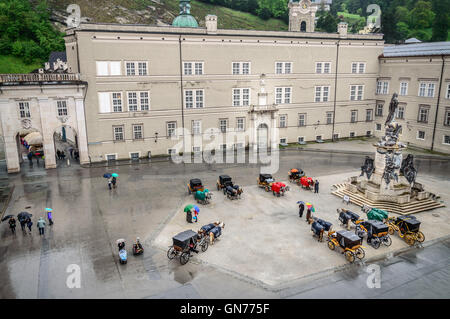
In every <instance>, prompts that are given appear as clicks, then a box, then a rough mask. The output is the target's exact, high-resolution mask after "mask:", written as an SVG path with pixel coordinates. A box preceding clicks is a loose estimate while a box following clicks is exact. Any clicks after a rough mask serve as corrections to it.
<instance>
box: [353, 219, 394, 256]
mask: <svg viewBox="0 0 450 319" xmlns="http://www.w3.org/2000/svg"><path fill="white" fill-rule="evenodd" d="M388 231H389V227H388V225H386V224H385V223H383V222H381V221H378V220H367V221H363V222H361V223H359V224H358V225H357V226H356V230H355V233H356V234H357V235H358V236H359V237H360V238H363V237H364V236H365V235H367V243H368V244H369V245H371V246H372V247H373V248H375V249H378V248H379V247H380V245H381V244H384V245H385V246H388V247H389V246H390V245H391V244H392V239H391V237H390V236H389V234H388Z"/></svg>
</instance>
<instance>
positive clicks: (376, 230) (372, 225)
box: [363, 220, 389, 234]
mask: <svg viewBox="0 0 450 319" xmlns="http://www.w3.org/2000/svg"><path fill="white" fill-rule="evenodd" d="M363 225H364V227H365V228H366V229H367V230H368V231H370V232H372V234H381V233H387V232H388V230H389V227H388V225H386V224H385V223H382V222H380V221H378V220H367V221H365V222H363Z"/></svg>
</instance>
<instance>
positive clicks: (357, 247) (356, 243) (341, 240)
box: [328, 230, 366, 263]
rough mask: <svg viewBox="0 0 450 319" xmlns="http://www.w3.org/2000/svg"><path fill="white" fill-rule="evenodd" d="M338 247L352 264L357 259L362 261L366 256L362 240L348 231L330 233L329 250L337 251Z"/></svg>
mask: <svg viewBox="0 0 450 319" xmlns="http://www.w3.org/2000/svg"><path fill="white" fill-rule="evenodd" d="M336 247H340V248H341V249H342V250H343V253H344V254H345V258H346V259H347V260H348V261H349V262H351V263H352V262H354V261H355V257H356V258H358V259H359V260H361V259H363V258H364V257H365V255H366V253H365V252H364V249H363V246H362V238H360V237H359V236H358V235H356V234H355V233H353V232H351V231H348V230H340V231H337V232H335V231H329V232H328V248H330V249H331V250H335V248H336Z"/></svg>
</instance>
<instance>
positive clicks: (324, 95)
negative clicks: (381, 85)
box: [98, 85, 364, 113]
mask: <svg viewBox="0 0 450 319" xmlns="http://www.w3.org/2000/svg"><path fill="white" fill-rule="evenodd" d="M98 95H99V110H100V113H111V112H124V111H125V108H124V107H123V97H122V92H99V93H98ZM329 95H330V87H329V86H316V87H315V97H314V101H315V102H328V101H329ZM363 98H364V85H351V86H350V100H351V101H361V100H363ZM126 99H127V101H128V111H129V112H136V111H148V110H150V93H149V92H148V91H137V92H126ZM250 100H251V89H250V88H234V89H232V105H233V106H249V105H250ZM275 103H276V104H290V103H292V88H291V87H276V88H275ZM184 106H185V108H186V109H193V108H203V107H205V91H204V89H193V90H192V89H190V90H184Z"/></svg>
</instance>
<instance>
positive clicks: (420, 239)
mask: <svg viewBox="0 0 450 319" xmlns="http://www.w3.org/2000/svg"><path fill="white" fill-rule="evenodd" d="M417 241H418V242H419V243H423V242H424V241H425V235H424V234H423V233H422V232H421V231H418V232H417Z"/></svg>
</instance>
